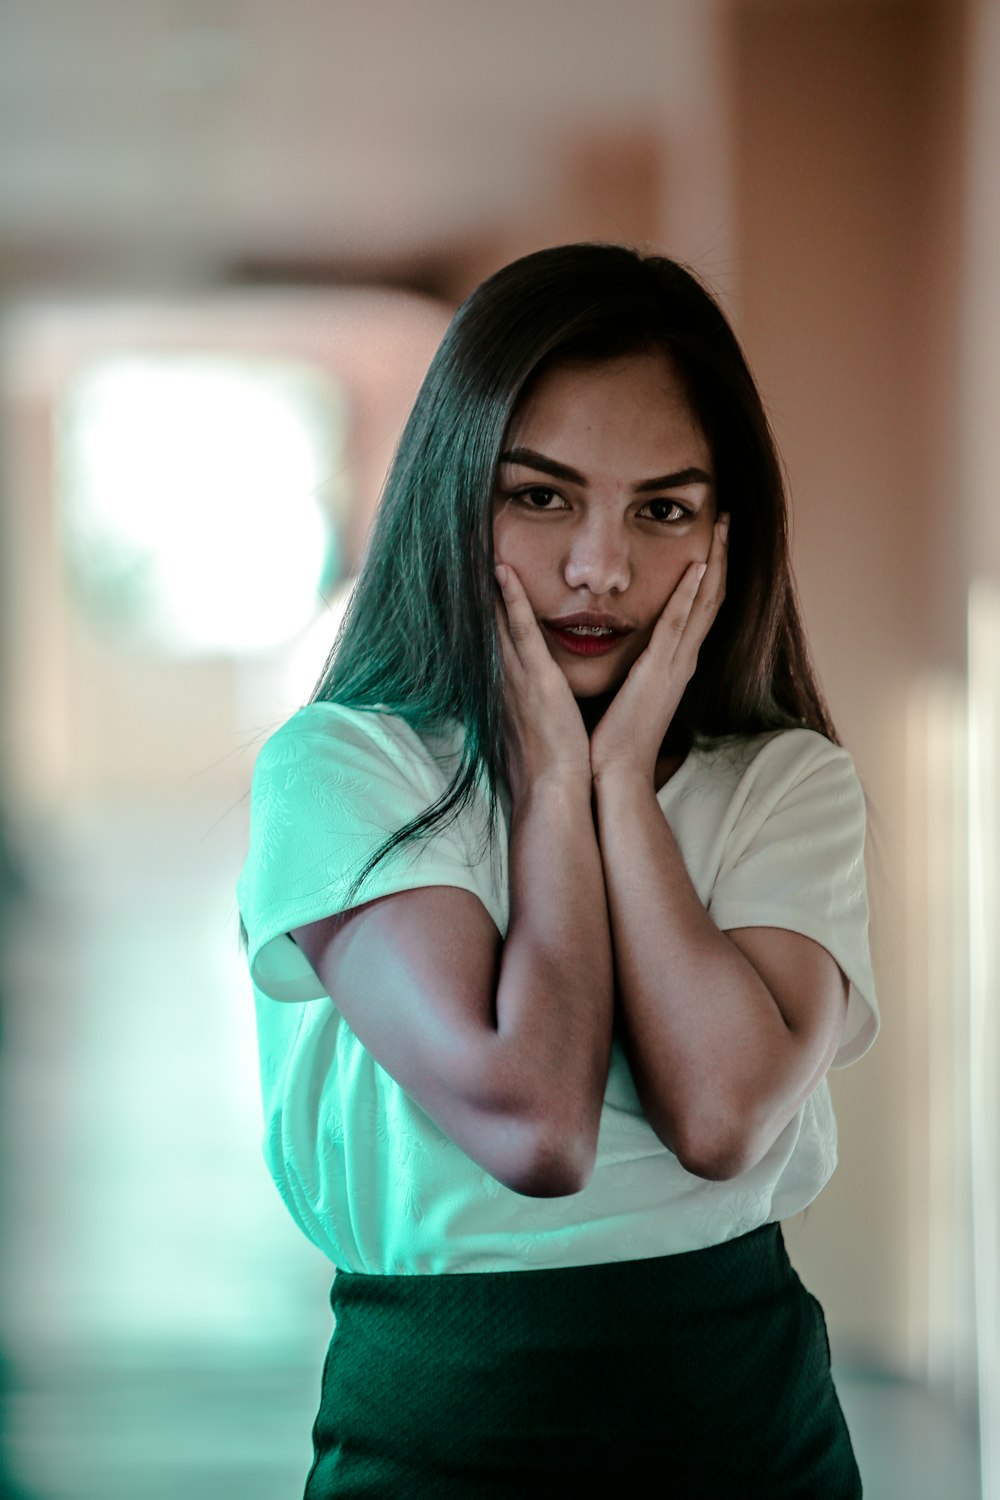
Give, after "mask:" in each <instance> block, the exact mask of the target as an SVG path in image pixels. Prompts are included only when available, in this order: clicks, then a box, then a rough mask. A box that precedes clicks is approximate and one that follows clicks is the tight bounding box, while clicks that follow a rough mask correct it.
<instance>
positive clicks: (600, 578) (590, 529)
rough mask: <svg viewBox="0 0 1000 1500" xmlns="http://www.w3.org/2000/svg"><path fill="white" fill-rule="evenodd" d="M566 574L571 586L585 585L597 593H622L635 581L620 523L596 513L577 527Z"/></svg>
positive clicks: (565, 568) (566, 560)
mask: <svg viewBox="0 0 1000 1500" xmlns="http://www.w3.org/2000/svg"><path fill="white" fill-rule="evenodd" d="M563 577H564V578H565V580H566V583H567V585H568V586H569V587H570V588H571V589H579V588H586V589H589V591H590V593H592V594H595V595H599V594H611V593H623V592H624V591H625V589H627V588H628V586H629V584H630V583H631V581H632V561H631V558H630V556H629V549H628V540H627V538H626V536H625V534H624V531H623V529H622V526H621V524H620V522H619V521H616V520H613V519H611V518H608V517H603V516H599V515H597V516H591V517H590V518H588V519H587V520H585V521H583V522H582V523H581V524H580V525H579V526H578V527H577V528H575V530H574V533H573V537H572V540H571V542H570V548H569V551H568V553H567V554H566V558H565V560H564V562H563Z"/></svg>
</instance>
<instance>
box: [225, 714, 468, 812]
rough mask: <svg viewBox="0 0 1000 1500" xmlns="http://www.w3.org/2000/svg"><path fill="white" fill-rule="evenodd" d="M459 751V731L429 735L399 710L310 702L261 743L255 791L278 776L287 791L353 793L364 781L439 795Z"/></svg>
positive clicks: (452, 770) (451, 773) (451, 771)
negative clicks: (319, 789)
mask: <svg viewBox="0 0 1000 1500" xmlns="http://www.w3.org/2000/svg"><path fill="white" fill-rule="evenodd" d="M459 750H460V737H459V736H458V734H457V733H455V734H453V735H450V736H449V735H445V736H442V737H440V738H438V739H436V740H430V739H425V738H423V737H421V736H420V735H419V734H417V732H416V731H415V730H414V729H412V728H411V726H410V725H409V724H407V723H406V721H405V720H404V719H401V718H399V717H398V715H396V714H390V713H384V712H381V711H379V710H373V709H357V708H348V707H346V706H345V705H344V704H341V703H327V702H317V703H308V704H306V706H305V707H304V708H300V709H299V710H298V711H297V712H296V713H294V714H292V716H291V718H289V719H287V720H286V721H285V723H284V724H282V725H281V727H280V728H279V729H277V730H276V731H275V732H274V733H273V734H272V735H271V736H270V738H269V739H268V740H267V741H266V742H265V744H264V745H263V747H262V748H261V751H260V753H259V755H258V757H257V763H256V766H255V768H254V791H255V794H256V792H257V790H258V788H259V787H260V786H262V785H265V784H269V783H273V782H274V781H275V780H278V781H280V782H281V783H282V786H283V790H284V791H286V792H291V791H293V790H294V788H295V787H296V786H303V787H304V786H308V785H312V786H313V787H316V786H317V785H322V786H323V787H325V788H326V790H327V791H341V792H350V791H351V789H352V787H354V786H356V785H357V784H358V783H359V782H360V783H363V784H365V785H370V784H373V783H374V784H378V783H388V784H392V783H394V782H395V783H398V784H399V785H400V786H408V787H409V788H410V789H412V790H419V791H422V792H427V793H430V794H432V795H437V793H438V791H439V790H440V788H441V785H442V783H443V782H445V781H448V780H450V778H451V776H452V775H453V774H454V770H455V767H456V765H457V757H458V754H459Z"/></svg>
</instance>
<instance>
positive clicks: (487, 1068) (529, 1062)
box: [293, 572, 613, 1197]
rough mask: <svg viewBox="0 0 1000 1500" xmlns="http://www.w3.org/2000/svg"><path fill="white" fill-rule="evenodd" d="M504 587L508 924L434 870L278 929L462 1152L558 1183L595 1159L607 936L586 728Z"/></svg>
mask: <svg viewBox="0 0 1000 1500" xmlns="http://www.w3.org/2000/svg"><path fill="white" fill-rule="evenodd" d="M504 596H505V602H506V606H507V620H506V621H504V622H503V624H504V649H505V660H506V671H507V687H508V736H509V738H508V766H509V771H510V782H511V793H512V798H513V809H512V818H511V830H510V854H509V873H510V923H509V927H508V930H507V936H506V939H504V940H501V938H500V935H499V933H498V932H497V929H496V927H495V925H494V923H493V921H492V919H491V917H490V916H489V914H488V913H487V911H486V909H485V907H484V906H483V905H482V903H481V902H480V901H479V900H478V899H477V898H476V897H475V896H474V895H473V894H472V893H471V892H469V891H464V890H461V889H457V888H453V887H449V886H427V887H422V888H419V889H416V890H409V891H402V892H399V893H397V894H395V895H390V896H384V897H381V898H379V899H378V900H375V901H371V902H369V903H367V904H366V905H363V906H359V907H356V908H354V909H353V910H351V911H348V912H345V913H342V914H340V915H338V916H334V917H330V918H327V919H325V920H323V921H319V922H313V923H311V924H310V925H309V926H307V927H301V928H298V929H297V930H296V931H294V932H293V936H294V938H295V940H296V942H297V943H298V944H299V946H300V947H301V948H302V949H303V951H304V952H305V954H306V957H307V958H308V959H309V961H310V963H311V964H312V966H313V968H314V969H315V970H316V973H317V974H318V975H319V977H320V978H321V979H322V981H323V984H324V987H325V988H326V990H327V992H328V993H329V994H330V995H331V996H332V997H333V998H334V1000H335V1003H336V1005H337V1008H338V1010H339V1011H340V1012H341V1014H342V1015H343V1016H344V1018H345V1020H346V1021H347V1023H348V1025H349V1026H350V1027H351V1029H352V1030H353V1031H354V1032H355V1034H356V1035H357V1037H358V1038H359V1040H360V1041H361V1042H362V1043H363V1045H364V1046H365V1047H367V1048H368V1050H369V1051H370V1052H371V1053H372V1054H373V1056H374V1057H376V1058H377V1059H378V1061H379V1062H380V1063H381V1065H382V1066H383V1067H384V1068H385V1069H386V1071H387V1072H388V1073H390V1074H391V1075H392V1077H393V1078H395V1080H396V1081H397V1083H399V1084H400V1086H401V1087H402V1088H403V1089H405V1090H406V1092H407V1093H408V1094H409V1095H410V1097H411V1098H413V1099H414V1100H415V1101H416V1103H417V1104H419V1105H420V1106H421V1108H422V1109H424V1110H425V1111H426V1113H427V1114H429V1115H430V1116H431V1117H432V1119H434V1120H436V1121H437V1123H438V1124H439V1125H440V1126H441V1128H442V1130H444V1131H445V1133H446V1134H447V1135H448V1136H450V1137H451V1139H452V1140H453V1141H454V1142H455V1143H456V1145H458V1146H459V1147H461V1149H462V1150H463V1151H464V1152H465V1153H466V1155H468V1156H470V1157H471V1158H472V1159H473V1160H474V1161H476V1162H478V1163H479V1165H480V1166H482V1167H483V1168H484V1169H485V1170H486V1171H487V1172H489V1173H490V1174H491V1175H492V1176H494V1177H496V1178H497V1179H498V1180H499V1181H500V1182H502V1183H504V1184H505V1185H506V1186H507V1187H510V1188H512V1189H514V1191H515V1192H519V1193H525V1194H529V1195H532V1196H538V1197H556V1196H559V1195H562V1194H566V1193H573V1192H577V1191H579V1189H580V1188H581V1187H583V1186H584V1185H585V1183H586V1181H587V1179H588V1177H589V1175H590V1172H591V1169H592V1166H593V1162H594V1155H595V1152H596V1147H597V1132H598V1127H599V1124H600V1114H601V1103H602V1100H603V1096H604V1087H605V1083H606V1080H607V1071H608V1059H609V1055H610V1047H611V1029H612V1014H613V970H612V958H611V939H610V934H609V925H608V916H607V903H606V898H605V892H604V876H603V870H602V866H601V858H600V851H599V848H598V843H597V837H596V833H595V830H594V822H593V816H592V811H591V780H590V761H589V741H588V739H587V734H586V730H585V729H584V726H583V721H582V719H581V717H580V712H579V709H578V708H577V706H576V703H575V702H574V700H573V697H572V694H571V693H570V691H569V687H568V685H567V683H566V679H565V677H563V674H562V673H561V672H560V671H559V669H558V667H556V665H555V663H554V662H553V661H552V659H551V657H549V655H548V652H547V650H546V648H545V646H544V642H542V641H541V639H540V637H539V636H538V633H537V630H534V631H532V630H529V629H527V627H526V624H525V621H524V611H525V610H527V609H528V605H527V601H526V600H525V598H524V595H523V593H522V592H521V591H520V588H519V586H518V585H517V581H516V578H514V576H513V575H512V574H510V573H509V572H508V574H507V576H506V577H505V578H504ZM508 622H509V625H508ZM532 623H533V622H532Z"/></svg>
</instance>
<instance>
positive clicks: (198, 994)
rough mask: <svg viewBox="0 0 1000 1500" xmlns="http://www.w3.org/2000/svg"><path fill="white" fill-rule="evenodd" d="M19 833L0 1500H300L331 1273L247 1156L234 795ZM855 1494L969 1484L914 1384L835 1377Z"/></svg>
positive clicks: (917, 1498) (8, 1084)
mask: <svg viewBox="0 0 1000 1500" xmlns="http://www.w3.org/2000/svg"><path fill="white" fill-rule="evenodd" d="M218 815H219V810H218V809H216V810H213V811H205V812H204V813H200V814H198V813H195V814H192V813H191V812H190V810H188V811H187V812H185V813H184V814H183V815H178V814H176V813H163V814H153V813H151V812H150V811H149V810H148V809H143V810H136V811H135V812H134V813H133V814H131V815H130V814H127V813H125V812H122V811H121V810H117V811H115V812H114V813H106V814H105V815H103V816H101V817H97V816H96V815H91V816H89V817H86V818H85V817H79V818H77V819H76V820H74V821H73V822H72V823H70V824H69V825H67V826H66V827H63V828H62V829H60V831H59V833H58V835H55V834H53V833H52V832H49V833H44V832H42V831H36V832H35V833H34V834H33V835H32V840H31V847H30V849H29V850H28V851H27V859H26V874H27V877H28V880H29V884H30V887H31V889H32V892H33V894H32V896H31V898H30V899H28V900H24V901H21V902H19V903H16V904H15V905H14V906H13V907H12V909H11V911H10V913H9V915H8V917H7V920H6V928H7V932H6V942H5V949H4V960H3V970H2V976H0V977H2V993H0V1000H2V1019H3V1033H2V1042H3V1052H2V1068H3V1073H2V1085H3V1092H2V1111H3V1118H2V1124H3V1127H4V1129H3V1141H4V1143H5V1144H4V1147H3V1161H2V1191H3V1207H4V1217H3V1225H4V1227H3V1231H2V1251H3V1264H4V1267H5V1272H4V1283H3V1289H2V1344H3V1356H4V1361H5V1364H6V1399H5V1411H4V1429H5V1463H6V1470H5V1474H6V1488H4V1489H2V1490H0V1493H2V1494H3V1495H5V1496H8V1497H11V1500H13V1497H18V1500H137V1497H139V1496H141V1497H142V1500H216V1497H218V1500H230V1497H232V1500H297V1497H298V1496H300V1495H301V1492H302V1485H303V1482H304V1478H305V1474H306V1470H307V1468H308V1464H309V1460H310V1457H311V1450H310V1440H309V1432H310V1428H311V1425H312V1419H313V1415H314V1411H315V1406H316V1402H317V1397H318V1389H319V1377H320V1369H321V1366H322V1359H323V1352H324V1349H325V1346H326V1342H327V1339H328V1337H329V1331H330V1320H329V1310H328V1307H327V1295H328V1290H329V1279H330V1268H329V1267H328V1265H327V1263H326V1262H325V1260H324V1259H323V1257H322V1256H321V1255H319V1253H318V1252H316V1251H314V1250H313V1249H312V1247H311V1246H310V1245H308V1244H307V1243H306V1242H305V1241H304V1240H303V1239H302V1237H301V1236H300V1235H299V1233H298V1231H297V1230H296V1229H295V1228H294V1227H293V1225H292V1223H291V1221H290V1220H289V1219H288V1218H287V1216H286V1214H285V1210H284V1208H283V1207H282V1205H281V1203H280V1201H279V1199H278V1197H277V1193H276V1192H275V1190H274V1189H273V1187H272V1186H271V1184H270V1181H269V1179H268V1178H267V1176H266V1174H265V1171H264V1167H263V1164H262V1161H261V1159H260V1154H259V1148H258V1138H259V1134H260V1119H259V1106H258V1102H257V1080H256V1050H255V1046H256V1044H255V1039H254V1034H253V1015H252V1002H251V998H250V994H249V992H248V983H247V980H246V977H245V970H244V968H243V964H242V960H241V957H240V955H239V952H238V949H237V945H236V922H237V915H236V907H235V901H234V898H233V895H232V886H233V882H234V879H235V875H236V872H237V870H238V867H239V860H240V850H241V848H242V843H243V838H244V814H243V809H242V807H240V806H237V807H235V808H233V809H231V810H230V811H229V812H228V813H226V814H225V815H224V816H223V817H222V819H221V821H217V819H218ZM837 1373H838V1384H839V1386H840V1390H841V1394H842V1398H843V1403H844V1407H845V1411H846V1413H847V1417H848V1422H849V1424H850V1427H851V1430H852V1433H853V1435H854V1440H855V1446H856V1448H857V1451H858V1457H859V1462H860V1464H861V1469H862V1473H863V1475H864V1477H865V1494H866V1497H867V1500H904V1497H905V1500H978V1497H979V1485H978V1478H977V1474H978V1465H977V1456H976V1444H975V1436H974V1434H973V1433H972V1432H971V1431H968V1430H966V1429H965V1428H963V1426H962V1425H961V1424H960V1423H959V1422H958V1421H957V1420H956V1419H955V1417H954V1415H953V1414H952V1413H951V1412H950V1410H949V1408H948V1407H947V1406H946V1405H945V1404H943V1403H942V1402H939V1401H937V1400H936V1399H935V1398H934V1397H932V1396H931V1395H930V1394H929V1393H928V1392H926V1391H923V1390H922V1389H920V1388H918V1387H913V1386H908V1385H905V1384H903V1383H902V1382H896V1381H891V1380H885V1379H880V1378H878V1377H877V1376H876V1375H875V1374H874V1373H870V1372H865V1371H853V1370H850V1371H849V1370H846V1369H845V1370H839V1371H838V1372H837Z"/></svg>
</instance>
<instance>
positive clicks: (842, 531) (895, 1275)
mask: <svg viewBox="0 0 1000 1500" xmlns="http://www.w3.org/2000/svg"><path fill="white" fill-rule="evenodd" d="M962 42H963V15H962V11H961V8H960V7H955V6H949V5H922V4H912V5H882V6H866V5H823V4H806V5H802V4H795V3H780V0H779V3H757V4H746V5H742V6H738V7H737V9H736V11H735V13H734V33H733V52H732V58H733V83H734V92H735V118H734V125H735V128H734V138H735V141H736V143H737V146H736V151H737V167H736V171H735V182H736V184H737V197H738V202H739V212H738V226H739V229H738V243H739V265H740V273H741V274H740V285H741V298H740V313H739V324H740V329H741V332H742V334H743V336H744V339H745V342H746V345H747V347H748V349H749V351H750V356H751V360H752V363H753V366H754V369H755V371H756V374H757V375H758V377H759V380H760V383H761V385H762V387H763V390H764V392H765V396H766V399H767V403H768V406H769V410H770V414H771V418H772V421H773V425H774V428H775V431H776V434H777V437H778V442H779V446H780V448H781V450H782V453H783V455H784V458H785V461H786V464H787V468H788V473H789V478H790V484H791V491H792V495H793V500H794V553H795V565H796V572H797V576H798V580H799V585H800V590H801V594H802V597H803V600H804V606H805V615H806V621H807V627H808V630H809V634H810V638H811V640H812V643H813V647H814V650H815V655H816V659H817V662H818V666H819V670H820V675H821V679H822V681H823V683H824V685H825V688H826V690H827V693H828V695H829V699H830V703H831V707H832V711H833V715H834V720H835V722H836V723H837V725H838V727H839V729H840V732H841V735H842V736H843V738H844V740H845V742H846V743H847V745H848V746H849V747H850V749H851V750H852V752H853V753H854V755H855V757H856V760H857V763H858V767H859V770H860V772H861V775H862V778H863V780H864V783H865V786H866V790H867V793H868V797H869V801H870V808H871V826H872V835H873V838H872V855H873V860H872V898H873V909H874V928H873V956H874V962H875V972H876V978H877V982H878V986H879V993H880V999H881V1003H882V1007H883V1013H884V1029H883V1034H882V1037H881V1040H880V1042H879V1044H878V1046H877V1047H876V1049H875V1051H874V1052H873V1053H872V1054H871V1055H870V1057H869V1058H868V1059H866V1060H865V1062H863V1063H862V1064H861V1065H860V1066H859V1067H857V1068H854V1069H851V1070H848V1071H847V1072H845V1073H842V1074H839V1075H837V1074H835V1075H833V1079H832V1084H833V1088H834V1092H835V1101H836V1104H837V1109H838V1117H839V1121H840V1130H841V1154H842V1161H843V1167H842V1170H841V1171H840V1172H839V1173H838V1175H837V1176H836V1177H835V1178H834V1180H833V1182H832V1183H831V1185H830V1187H829V1188H828V1189H827V1190H826V1192H825V1193H824V1194H823V1195H822V1197H821V1198H820V1199H819V1201H818V1202H817V1203H816V1204H815V1205H814V1206H813V1208H812V1209H811V1210H810V1211H809V1214H808V1216H807V1220H806V1222H805V1223H804V1224H803V1225H802V1226H801V1227H797V1228H795V1229H793V1230H792V1231H791V1234H790V1238H791V1239H792V1242H793V1243H794V1247H795V1253H796V1259H797V1261H798V1263H799V1265H800V1267H801V1269H802V1270H803V1274H804V1275H805V1277H806V1279H807V1280H811V1282H812V1283H813V1284H814V1285H815V1286H816V1288H817V1291H818V1292H819V1294H820V1296H821V1300H823V1301H824V1302H825V1304H826V1306H827V1307H828V1309H829V1315H830V1318H831V1322H832V1323H833V1324H834V1325H835V1327H836V1328H837V1329H838V1330H839V1333H840V1347H841V1350H842V1352H846V1351H847V1350H848V1349H849V1350H850V1351H852V1352H854V1353H855V1354H856V1355H857V1356H859V1357H862V1358H866V1359H870V1360H874V1361H875V1362H876V1363H877V1362H880V1361H882V1362H888V1363H889V1364H890V1365H892V1366H894V1367H895V1368H898V1369H906V1368H907V1367H908V1365H909V1364H910V1361H911V1359H912V1358H913V1350H912V1349H911V1347H910V1345H909V1337H908V1312H909V1308H910V1304H911V1301H912V1300H913V1299H916V1300H917V1301H918V1302H919V1300H920V1298H921V1296H922V1294H923V1292H922V1289H921V1288H919V1287H914V1286H913V1284H912V1275H913V1269H912V1262H913V1256H914V1251H916V1254H917V1256H918V1257H919V1246H914V1245H912V1244H911V1240H910V1236H911V1232H912V1228H913V1223H912V1219H911V1216H910V1211H909V1204H908V1200H907V1194H908V1191H910V1190H911V1189H912V1185H911V1184H910V1183H909V1182H908V1168H907V1162H908V1152H907V1137H908V1133H909V1131H910V1129H911V1128H912V1126H913V1124H914V1121H913V1120H912V1119H911V1112H912V1111H917V1112H919V1110H920V1109H921V1107H922V1101H921V1099H920V1098H919V1097H914V1095H913V1093H912V1090H911V1089H910V1085H911V1084H912V1083H914V1080H913V1079H912V1078H911V1077H910V1075H909V1073H908V1056H909V1049H908V1041H907V1035H906V1029H907V1024H908V997H907V993H906V989H905V981H906V962H905V945H906V942H907V936H908V934H907V932H906V929H905V925H904V922H905V911H904V898H905V892H906V888H907V880H906V868H905V859H906V850H907V837H906V834H907V819H908V816H910V815H911V814H912V809H910V808H908V806H907V802H906V777H905V774H904V771H905V767H906V762H907V750H908V747H907V743H906V729H907V705H908V695H909V693H910V690H911V688H912V687H913V684H914V682H915V680H916V679H918V678H919V677H920V676H921V675H922V674H924V673H926V672H928V671H930V670H932V669H939V668H951V669H953V670H954V671H956V672H960V671H961V670H962V669H963V666H964V650H965V638H964V609H965V585H966V582H967V579H966V567H967V563H966V545H965V539H966V536H967V534H968V530H969V525H970V521H969V516H968V515H967V514H966V511H965V508H964V505H963V499H962V494H961V491H960V488H959V485H958V483H957V482H956V480H957V475H956V454H957V435H956V418H957V397H956V384H957V373H958V366H959V348H958V319H957V294H958V286H959V255H960V245H961V239H960V229H961V215H960V205H961V190H962V183H963V152H964V100H963V93H962V87H961V63H962ZM909 936H910V939H911V941H915V940H916V937H917V935H916V934H915V933H912V934H910V935H909ZM909 1019H910V1023H911V1024H915V1025H920V1024H922V1023H923V1021H924V1018H923V1017H922V1016H917V1017H912V1016H910V1017H909ZM917 1083H918V1084H919V1080H918V1081H917Z"/></svg>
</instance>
